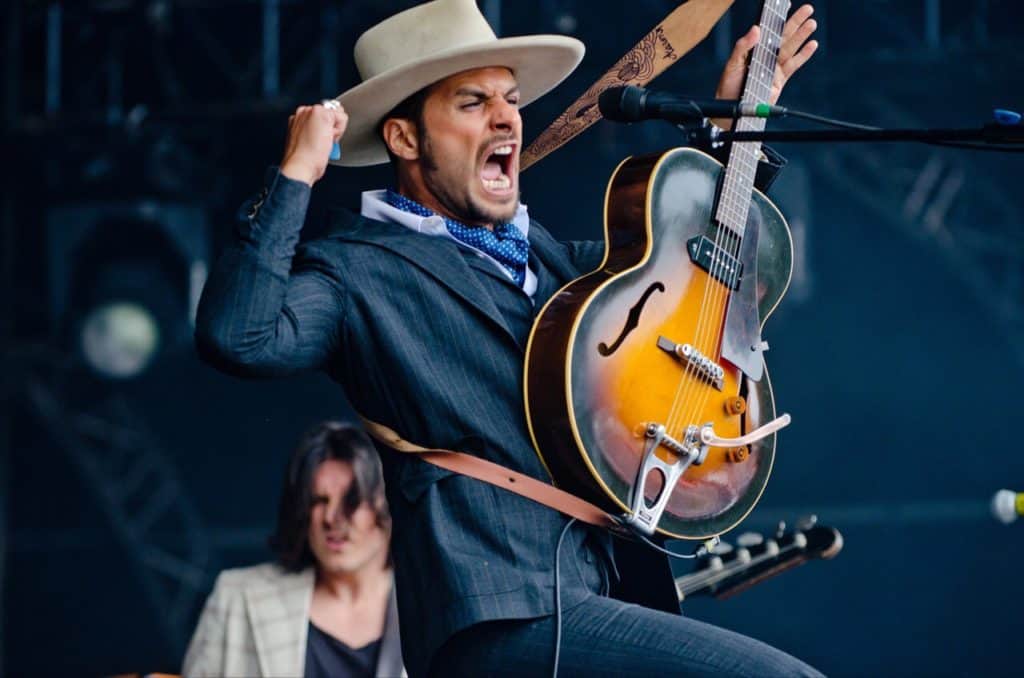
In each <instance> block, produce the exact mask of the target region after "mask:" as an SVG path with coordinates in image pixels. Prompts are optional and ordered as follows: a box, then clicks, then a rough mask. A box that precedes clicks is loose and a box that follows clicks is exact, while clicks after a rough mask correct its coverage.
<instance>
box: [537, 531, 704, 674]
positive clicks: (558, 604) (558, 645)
mask: <svg viewBox="0 0 1024 678" xmlns="http://www.w3.org/2000/svg"><path fill="white" fill-rule="evenodd" d="M575 522H576V519H575V518H570V519H569V521H568V522H567V523H566V524H565V526H564V527H563V528H562V532H561V534H559V535H558V543H557V545H556V546H555V659H554V665H553V666H552V669H551V678H558V659H559V655H560V653H561V649H562V592H561V589H562V587H561V584H562V577H561V567H560V558H559V556H560V555H561V552H562V542H563V541H565V535H566V534H568V533H569V528H570V527H572V526H573V524H574V523H575ZM618 522H619V524H620V525H621V526H623V527H628V525H627V524H626V523H625V521H622V520H618ZM629 532H630V534H631V535H632V536H633V537H635V538H637V539H638V540H640V541H641V542H642V543H643V544H645V545H647V546H648V547H650V548H652V549H654V550H655V551H658V552H659V553H664V554H665V555H667V556H668V557H670V558H679V559H687V560H689V559H693V558H700V557H701V556H704V555H707V553H708V551H710V549H711V548H712V547H713V546H714V545H715V544H717V543H718V542H719V539H718V535H715V537H714V538H712V539H710V540H708V541H706V542H704V543H703V544H701V545H700V546H699V547H697V549H696V550H695V551H694V552H693V553H676V552H675V551H669V550H668V549H666V548H663V547H661V546H659V545H658V544H655V543H654V542H653V541H651V540H650V539H649V538H648V537H647V536H646V535H644V534H641V533H640V532H638V531H636V530H635V529H632V528H630V529H629ZM612 534H613V535H615V536H617V537H619V538H620V539H624V538H625V537H623V536H622V535H620V534H616V533H615V532H612Z"/></svg>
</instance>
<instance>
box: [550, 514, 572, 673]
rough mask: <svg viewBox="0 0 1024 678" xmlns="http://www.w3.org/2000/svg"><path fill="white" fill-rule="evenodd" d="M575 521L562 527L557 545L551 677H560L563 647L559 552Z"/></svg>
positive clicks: (570, 521)
mask: <svg viewBox="0 0 1024 678" xmlns="http://www.w3.org/2000/svg"><path fill="white" fill-rule="evenodd" d="M575 522H576V519H575V518H570V519H569V522H567V523H566V524H565V527H563V528H562V534H560V535H558V545H557V546H555V663H554V667H553V668H552V669H551V678H558V654H559V651H560V650H561V647H562V594H561V583H562V582H561V577H560V574H559V567H558V565H559V562H558V561H559V558H558V554H559V553H561V551H562V540H564V539H565V535H566V534H567V533H568V532H569V528H570V527H572V525H573V523H575Z"/></svg>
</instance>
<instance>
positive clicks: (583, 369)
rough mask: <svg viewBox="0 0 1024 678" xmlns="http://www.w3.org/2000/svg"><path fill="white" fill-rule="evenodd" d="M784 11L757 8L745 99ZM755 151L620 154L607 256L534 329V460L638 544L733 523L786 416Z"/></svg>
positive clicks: (769, 236) (529, 387) (756, 125)
mask: <svg viewBox="0 0 1024 678" xmlns="http://www.w3.org/2000/svg"><path fill="white" fill-rule="evenodd" d="M788 9H789V2H788V1H784V0H768V2H767V3H766V4H765V6H764V9H763V11H762V15H761V22H760V25H761V36H762V38H761V40H760V42H759V44H758V45H757V46H756V47H755V49H754V52H753V55H752V58H751V64H750V67H749V70H748V73H747V78H746V82H745V85H744V92H743V101H744V102H745V103H761V102H765V101H767V100H768V98H769V96H770V88H771V82H772V77H773V74H774V72H775V64H776V56H775V55H776V52H777V50H778V46H779V43H780V37H781V30H782V26H783V24H784V23H785V20H786V14H787V12H788ZM763 128H764V120H763V119H758V118H743V119H741V120H740V121H739V122H738V123H737V130H738V131H754V130H761V129H763ZM759 156H760V144H758V143H749V142H748V143H736V144H733V146H732V148H731V149H730V154H729V158H728V161H727V163H726V165H725V166H724V167H723V166H722V165H721V164H720V163H719V162H717V161H716V160H715V159H713V158H712V157H710V156H708V155H706V154H704V153H702V152H700V151H697V150H693V149H688V148H676V149H671V150H669V151H666V152H663V153H657V154H653V155H647V156H641V157H632V158H627V159H626V160H625V161H623V162H622V163H621V164H620V165H619V167H618V168H617V169H616V170H615V172H614V174H613V175H612V177H611V180H610V182H609V185H608V189H607V193H606V196H605V257H604V261H603V262H602V263H601V265H600V267H599V268H598V269H597V270H595V271H593V272H592V273H589V274H587V275H585V276H583V277H581V278H577V279H576V280H574V281H573V282H571V283H569V284H568V285H567V286H566V287H564V288H563V289H562V290H560V291H559V292H558V293H557V294H555V295H554V296H553V297H552V298H551V299H550V301H549V302H548V303H547V305H546V306H545V307H544V308H543V309H542V310H541V312H540V313H539V315H538V317H537V320H536V321H535V323H534V327H533V331H532V333H531V335H530V341H529V344H528V346H527V358H526V368H525V386H524V388H525V399H526V414H527V421H528V424H529V428H530V434H531V436H532V438H533V442H534V445H535V447H536V449H537V452H538V454H539V455H540V457H541V460H542V461H543V462H544V464H545V466H546V468H547V469H548V471H549V472H550V473H551V475H552V478H553V479H554V481H555V483H556V484H557V485H559V486H560V487H561V488H562V489H565V490H568V491H570V492H572V493H574V494H576V495H578V496H580V497H583V498H584V499H587V500H589V501H592V502H594V503H596V504H598V505H599V506H601V507H603V508H605V509H606V510H608V511H610V512H613V513H615V514H619V515H622V516H623V517H624V519H625V521H626V522H627V523H628V524H630V525H631V526H632V527H633V528H635V529H637V530H639V531H640V532H642V533H646V534H648V535H652V534H654V533H660V534H662V535H665V536H668V537H674V538H682V539H704V538H707V537H709V536H711V535H717V534H721V533H722V532H725V531H727V530H729V529H731V528H732V527H733V526H735V525H736V524H737V523H739V522H740V521H741V520H742V519H743V518H744V517H745V516H746V515H747V514H748V513H749V512H750V511H751V509H752V508H753V507H754V505H755V504H756V503H757V501H758V499H759V498H760V496H761V493H762V491H763V490H764V487H765V485H766V483H767V481H768V477H769V475H770V473H771V469H772V463H773V461H774V456H775V438H776V433H775V432H776V431H777V430H778V429H780V428H782V427H783V426H785V425H786V424H787V423H788V422H789V418H788V416H786V415H783V416H781V417H776V416H775V405H774V401H773V396H772V389H771V384H770V382H769V379H768V374H767V372H766V370H765V367H764V357H763V353H764V351H765V350H766V348H767V344H765V342H763V341H762V339H761V328H762V326H763V323H764V320H765V319H766V318H767V317H768V315H769V314H770V313H771V312H772V311H773V310H774V308H775V307H776V305H777V304H778V303H779V301H780V300H781V298H782V296H783V294H784V293H785V290H786V287H787V286H788V284H789V279H790V274H791V270H792V242H791V238H790V233H789V228H788V226H787V225H786V222H785V219H784V218H783V216H782V214H781V213H780V212H779V210H778V209H776V207H775V206H774V205H773V204H772V203H771V202H770V201H769V200H768V199H767V198H766V197H765V196H764V195H763V194H761V193H760V192H758V191H756V190H755V189H754V188H753V185H754V174H755V171H756V167H757V163H758V158H759Z"/></svg>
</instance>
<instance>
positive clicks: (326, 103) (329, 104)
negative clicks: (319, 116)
mask: <svg viewBox="0 0 1024 678" xmlns="http://www.w3.org/2000/svg"><path fill="white" fill-rule="evenodd" d="M320 105H321V106H323V107H324V108H330V109H331V110H334V111H337V110H339V109H340V108H341V104H339V103H338V102H337V101H335V100H334V99H324V100H322V101H321V102H320Z"/></svg>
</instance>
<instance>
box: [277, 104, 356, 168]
mask: <svg viewBox="0 0 1024 678" xmlns="http://www.w3.org/2000/svg"><path fill="white" fill-rule="evenodd" d="M334 103H335V106H332V107H328V106H324V105H323V104H317V105H316V106H299V107H298V108H297V109H295V113H293V114H292V115H291V116H289V117H288V138H287V140H286V141H285V145H284V156H283V158H282V159H281V173H282V174H284V175H285V176H286V177H288V178H289V179H295V180H296V181H304V182H306V183H307V184H309V185H310V186H312V185H313V184H314V183H316V182H317V181H319V180H320V177H322V176H323V175H324V172H325V171H326V170H327V160H328V158H329V157H330V154H331V147H332V146H333V145H334V143H335V142H337V141H339V140H340V139H341V137H342V135H343V134H345V126H346V125H348V114H347V113H345V109H344V108H342V107H341V104H338V103H337V102H334Z"/></svg>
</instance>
